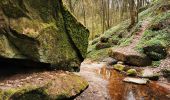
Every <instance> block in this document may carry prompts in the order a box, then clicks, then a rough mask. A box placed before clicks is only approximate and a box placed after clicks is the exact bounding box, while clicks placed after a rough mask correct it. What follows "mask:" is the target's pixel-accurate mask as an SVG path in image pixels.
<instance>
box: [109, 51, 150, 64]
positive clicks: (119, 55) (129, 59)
mask: <svg viewBox="0 0 170 100" xmlns="http://www.w3.org/2000/svg"><path fill="white" fill-rule="evenodd" d="M109 56H110V57H112V58H114V59H116V60H118V61H123V62H125V63H126V64H129V65H134V66H148V65H151V64H152V60H151V59H150V58H149V57H147V56H146V55H144V54H140V53H138V52H137V51H135V50H134V49H128V48H121V49H119V48H118V49H110V51H109Z"/></svg>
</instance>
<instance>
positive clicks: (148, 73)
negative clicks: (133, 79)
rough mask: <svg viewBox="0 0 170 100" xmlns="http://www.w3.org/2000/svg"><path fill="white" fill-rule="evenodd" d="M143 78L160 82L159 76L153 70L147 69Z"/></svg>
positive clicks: (143, 73)
mask: <svg viewBox="0 0 170 100" xmlns="http://www.w3.org/2000/svg"><path fill="white" fill-rule="evenodd" d="M141 77H142V78H149V79H150V80H158V79H159V74H157V73H154V72H153V71H152V69H145V70H143V72H142V75H141Z"/></svg>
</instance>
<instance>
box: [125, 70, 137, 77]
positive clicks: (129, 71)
mask: <svg viewBox="0 0 170 100" xmlns="http://www.w3.org/2000/svg"><path fill="white" fill-rule="evenodd" d="M127 75H129V76H135V75H137V71H136V69H129V70H127Z"/></svg>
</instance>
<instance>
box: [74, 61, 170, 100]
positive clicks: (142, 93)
mask: <svg viewBox="0 0 170 100" xmlns="http://www.w3.org/2000/svg"><path fill="white" fill-rule="evenodd" d="M79 75H81V76H82V77H84V78H85V79H86V80H87V81H88V82H89V88H87V89H86V90H85V91H84V92H83V93H82V94H81V95H80V96H78V97H77V98H76V99H75V100H170V84H169V83H160V82H152V81H151V82H149V83H148V84H147V85H137V84H132V83H125V82H123V79H124V78H125V76H124V75H123V74H120V73H119V72H117V71H115V70H114V69H112V68H111V67H109V66H106V64H104V63H92V62H90V61H89V62H88V61H86V62H84V63H82V65H81V71H80V73H79Z"/></svg>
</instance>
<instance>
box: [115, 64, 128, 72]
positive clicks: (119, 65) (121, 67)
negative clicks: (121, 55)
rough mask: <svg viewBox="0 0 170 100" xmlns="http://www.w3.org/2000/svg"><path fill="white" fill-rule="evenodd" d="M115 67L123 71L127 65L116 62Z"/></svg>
mask: <svg viewBox="0 0 170 100" xmlns="http://www.w3.org/2000/svg"><path fill="white" fill-rule="evenodd" d="M113 68H114V69H115V70H117V71H123V70H124V69H125V66H124V65H121V64H116V65H114V66H113Z"/></svg>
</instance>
